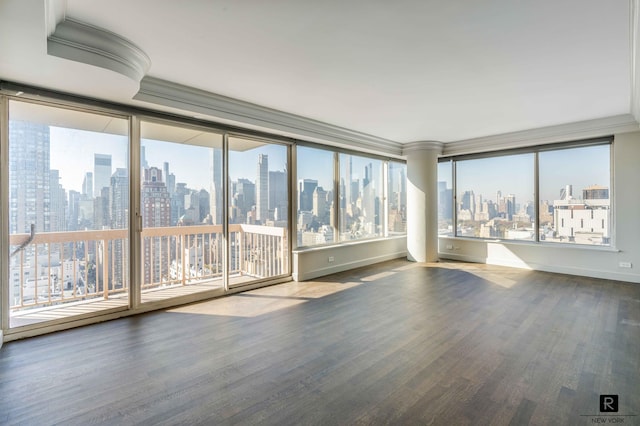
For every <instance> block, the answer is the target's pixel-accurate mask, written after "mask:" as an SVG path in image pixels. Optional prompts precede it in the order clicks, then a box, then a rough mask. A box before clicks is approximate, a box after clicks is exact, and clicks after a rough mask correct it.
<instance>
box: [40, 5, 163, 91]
mask: <svg viewBox="0 0 640 426" xmlns="http://www.w3.org/2000/svg"><path fill="white" fill-rule="evenodd" d="M51 19H52V18H49V20H50V22H49V23H51ZM47 53H48V54H49V55H52V56H57V57H59V58H63V59H69V60H72V61H76V62H81V63H83V64H88V65H94V66H97V67H100V68H105V69H108V70H110V71H115V72H117V73H119V74H122V75H124V76H126V77H129V78H130V79H132V80H134V81H136V82H137V81H140V80H141V79H142V77H143V76H144V75H145V74H146V72H147V70H148V69H149V66H150V65H151V60H150V59H149V57H148V56H147V54H146V53H144V52H143V51H142V50H141V49H140V48H139V47H138V46H136V45H135V44H133V43H131V42H130V41H129V40H126V39H124V38H122V37H120V36H119V35H118V34H115V33H112V32H110V31H107V30H105V29H102V28H98V27H95V26H93V25H89V24H86V23H84V22H80V21H77V20H75V19H71V18H69V17H66V18H64V20H62V21H61V22H59V23H58V24H57V25H56V26H55V30H54V31H53V33H52V34H51V35H49V37H47Z"/></svg>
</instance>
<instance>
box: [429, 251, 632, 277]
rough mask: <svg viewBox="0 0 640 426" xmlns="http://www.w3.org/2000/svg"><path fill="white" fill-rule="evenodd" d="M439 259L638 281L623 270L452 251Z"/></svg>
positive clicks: (441, 254) (440, 255)
mask: <svg viewBox="0 0 640 426" xmlns="http://www.w3.org/2000/svg"><path fill="white" fill-rule="evenodd" d="M439 257H440V259H451V260H459V261H462V262H472V263H485V264H487V265H497V266H508V267H512V268H521V269H531V270H534V271H544V272H553V273H556V274H567V275H578V276H583V277H591V278H601V279H606V280H616V281H625V282H632V283H640V275H638V274H629V273H624V272H614V271H603V270H599V269H588V268H584V267H579V268H578V267H573V266H553V265H544V264H539V263H531V262H526V263H525V262H516V261H513V260H510V259H500V258H481V257H475V256H467V255H461V254H452V253H440V254H439Z"/></svg>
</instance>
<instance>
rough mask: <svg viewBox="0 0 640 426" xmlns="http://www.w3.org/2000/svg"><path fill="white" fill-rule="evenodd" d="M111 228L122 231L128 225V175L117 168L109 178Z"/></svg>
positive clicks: (124, 170) (125, 171)
mask: <svg viewBox="0 0 640 426" xmlns="http://www.w3.org/2000/svg"><path fill="white" fill-rule="evenodd" d="M109 203H110V209H109V210H110V215H111V228H112V229H124V228H127V226H128V223H129V217H128V214H129V173H128V171H127V169H121V168H117V169H116V171H115V172H114V173H113V176H111V185H110V194H109Z"/></svg>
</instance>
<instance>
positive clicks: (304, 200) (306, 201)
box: [298, 179, 318, 212]
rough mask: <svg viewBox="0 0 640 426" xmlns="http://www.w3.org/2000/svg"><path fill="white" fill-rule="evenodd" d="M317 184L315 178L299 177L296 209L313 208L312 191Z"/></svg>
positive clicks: (308, 209)
mask: <svg viewBox="0 0 640 426" xmlns="http://www.w3.org/2000/svg"><path fill="white" fill-rule="evenodd" d="M317 186H318V181H317V180H315V179H300V180H299V181H298V210H300V211H303V212H310V211H311V210H312V209H313V191H314V190H315V189H316V187H317Z"/></svg>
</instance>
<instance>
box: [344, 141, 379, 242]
mask: <svg viewBox="0 0 640 426" xmlns="http://www.w3.org/2000/svg"><path fill="white" fill-rule="evenodd" d="M382 185H383V182H382V161H380V160H376V159H373V158H367V157H359V156H355V155H349V154H340V241H348V240H357V239H362V238H372V237H380V236H382V232H383V230H382V209H381V204H382V197H383V194H382V188H383V186H382Z"/></svg>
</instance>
